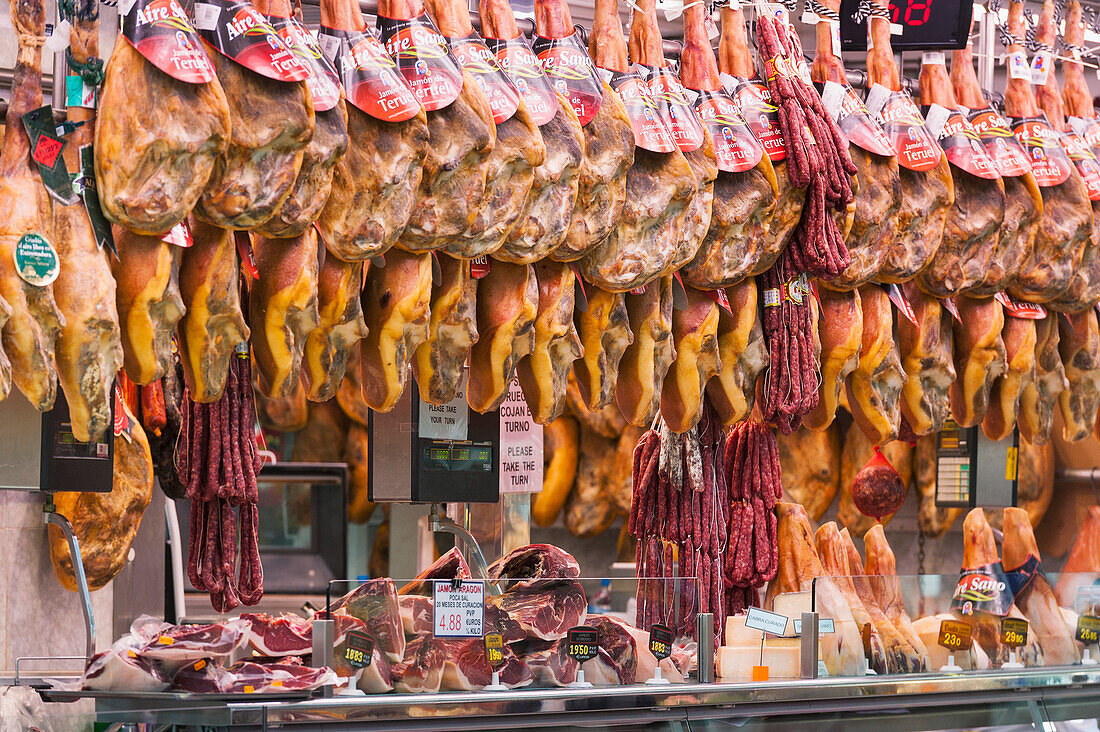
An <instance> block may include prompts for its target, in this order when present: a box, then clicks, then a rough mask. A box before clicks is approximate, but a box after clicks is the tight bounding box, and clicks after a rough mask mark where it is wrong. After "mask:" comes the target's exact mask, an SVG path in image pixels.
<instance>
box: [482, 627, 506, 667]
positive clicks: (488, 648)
mask: <svg viewBox="0 0 1100 732" xmlns="http://www.w3.org/2000/svg"><path fill="white" fill-rule="evenodd" d="M485 660H486V661H488V663H489V666H490V667H491V668H494V669H497V668H500V667H501V666H503V665H504V636H503V635H501V634H500V633H489V634H488V635H486V636H485Z"/></svg>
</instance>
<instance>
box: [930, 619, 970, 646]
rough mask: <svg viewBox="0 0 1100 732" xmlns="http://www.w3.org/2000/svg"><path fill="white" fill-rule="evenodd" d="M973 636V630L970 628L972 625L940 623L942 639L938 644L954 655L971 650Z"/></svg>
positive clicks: (940, 638)
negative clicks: (956, 652)
mask: <svg viewBox="0 0 1100 732" xmlns="http://www.w3.org/2000/svg"><path fill="white" fill-rule="evenodd" d="M972 634H973V629H972V628H971V627H970V623H963V622H961V621H958V620H944V621H943V622H942V623H940V637H939V639H938V640H937V641H936V642H937V643H939V644H940V645H941V646H943V647H944V648H946V649H947V650H949V651H951V652H952V653H954V652H955V651H965V650H967V649H968V648H970V643H971V636H972Z"/></svg>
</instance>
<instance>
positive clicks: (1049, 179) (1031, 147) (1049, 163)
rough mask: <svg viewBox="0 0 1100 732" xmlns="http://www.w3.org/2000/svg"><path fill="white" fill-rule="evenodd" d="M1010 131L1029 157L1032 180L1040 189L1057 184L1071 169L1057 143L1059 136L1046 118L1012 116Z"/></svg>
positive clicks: (1060, 145)
mask: <svg viewBox="0 0 1100 732" xmlns="http://www.w3.org/2000/svg"><path fill="white" fill-rule="evenodd" d="M1012 132H1013V133H1014V134H1015V135H1016V139H1018V140H1019V141H1020V142H1021V143H1023V146H1024V149H1025V150H1027V153H1028V156H1029V157H1030V158H1031V172H1032V173H1033V174H1034V175H1035V182H1037V183H1038V184H1039V185H1040V186H1042V187H1044V188H1050V187H1053V186H1057V185H1061V184H1062V183H1064V182H1065V181H1066V180H1067V179H1068V178H1069V175H1070V172H1071V171H1072V170H1073V168H1072V167H1070V166H1072V165H1073V163H1072V162H1071V161H1070V159H1069V155H1067V154H1066V150H1065V148H1063V147H1062V143H1061V142H1060V138H1061V135H1060V134H1059V133H1058V131H1057V130H1055V129H1054V128H1053V127H1051V126H1050V123H1049V122H1047V120H1046V117H1029V118H1026V119H1015V118H1014V119H1013V120H1012Z"/></svg>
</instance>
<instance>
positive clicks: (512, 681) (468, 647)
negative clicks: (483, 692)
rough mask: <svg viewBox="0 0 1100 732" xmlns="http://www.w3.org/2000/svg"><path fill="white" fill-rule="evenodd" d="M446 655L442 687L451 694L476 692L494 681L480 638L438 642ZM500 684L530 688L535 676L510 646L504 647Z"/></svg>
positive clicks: (448, 639)
mask: <svg viewBox="0 0 1100 732" xmlns="http://www.w3.org/2000/svg"><path fill="white" fill-rule="evenodd" d="M436 643H438V644H439V645H440V646H441V647H442V648H443V650H444V652H445V653H446V655H447V660H446V661H445V662H444V664H443V681H442V688H444V689H447V690H451V691H477V690H479V689H482V688H484V687H486V686H488V685H489V684H490V683H491V682H492V680H493V669H492V668H491V667H490V666H489V662H488V661H487V660H486V659H485V641H484V640H483V639H481V638H446V639H442V638H441V639H438V640H437V641H436ZM497 673H498V678H499V680H500V683H501V684H503V685H504V686H507V687H508V688H509V689H518V688H520V687H523V686H530V685H531V683H532V682H534V680H535V675H534V674H533V673H532V672H531V669H530V668H529V667H528V666H527V664H526V663H524V662H523V661H522V660H520V659H519V658H517V657H516V654H515V653H513V652H512V649H511V647H510V646H504V661H503V663H502V664H501V665H500V667H499V668H498V669H497Z"/></svg>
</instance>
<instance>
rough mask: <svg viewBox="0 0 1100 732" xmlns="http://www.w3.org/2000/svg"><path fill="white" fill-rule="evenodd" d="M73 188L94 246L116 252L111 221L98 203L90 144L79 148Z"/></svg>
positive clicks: (93, 155) (93, 154)
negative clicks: (85, 216) (77, 166)
mask: <svg viewBox="0 0 1100 732" xmlns="http://www.w3.org/2000/svg"><path fill="white" fill-rule="evenodd" d="M73 190H75V191H76V192H77V193H78V194H80V197H81V198H82V199H83V201H84V210H86V211H87V212H88V223H90V224H91V225H92V233H93V234H94V235H95V243H96V246H98V247H99V249H100V250H101V251H102V250H103V249H104V248H106V249H108V250H110V251H111V252H112V253H115V254H117V253H118V250H117V249H116V248H115V237H114V233H113V232H112V231H111V222H109V221H108V220H107V217H106V216H104V215H103V209H102V207H101V206H100V204H99V193H98V191H97V188H96V183H95V153H94V150H93V148H92V146H91V145H83V146H82V147H81V148H80V174H79V175H77V177H76V179H75V180H73Z"/></svg>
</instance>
